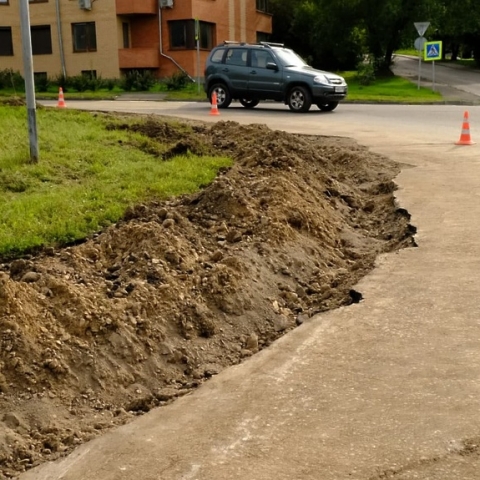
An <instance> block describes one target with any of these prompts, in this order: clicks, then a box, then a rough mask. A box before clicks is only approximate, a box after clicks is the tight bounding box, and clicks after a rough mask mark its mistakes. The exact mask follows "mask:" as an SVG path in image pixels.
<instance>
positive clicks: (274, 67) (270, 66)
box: [266, 62, 278, 71]
mask: <svg viewBox="0 0 480 480" xmlns="http://www.w3.org/2000/svg"><path fill="white" fill-rule="evenodd" d="M266 68H267V70H275V71H277V70H278V65H277V64H276V63H273V62H268V63H267V65H266Z"/></svg>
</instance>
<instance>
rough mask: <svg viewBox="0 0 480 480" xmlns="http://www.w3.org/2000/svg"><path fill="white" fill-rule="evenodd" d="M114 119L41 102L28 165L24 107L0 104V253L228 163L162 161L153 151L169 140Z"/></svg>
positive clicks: (194, 185) (115, 213)
mask: <svg viewBox="0 0 480 480" xmlns="http://www.w3.org/2000/svg"><path fill="white" fill-rule="evenodd" d="M137 121H138V120H137ZM115 122H120V120H116V117H114V116H111V115H99V114H94V115H92V114H90V113H86V112H79V111H74V110H55V109H39V110H38V112H37V123H38V131H39V145H40V161H39V162H38V163H37V164H35V165H32V164H29V162H28V159H29V154H28V134H27V132H26V128H25V125H26V123H27V122H26V111H25V109H24V108H15V107H2V106H0V128H1V129H2V130H3V131H7V130H8V132H9V135H8V136H3V137H0V224H1V225H2V228H1V229H0V255H16V254H19V253H22V252H25V251H28V250H29V249H32V248H35V247H38V246H41V245H47V244H66V243H68V242H71V241H74V240H79V239H82V238H85V237H86V236H88V235H89V234H91V233H93V232H95V231H98V230H100V229H102V228H104V227H105V226H107V225H109V224H111V223H113V222H116V221H118V220H119V219H120V218H121V217H122V215H123V213H124V212H125V209H126V208H127V207H128V206H130V205H132V204H135V203H138V202H144V201H148V200H153V199H155V198H157V199H158V198H162V199H163V198H167V197H170V196H174V195H181V194H185V193H192V192H195V191H197V190H198V189H199V188H201V186H203V185H206V184H208V183H210V182H211V181H212V180H213V178H214V177H215V175H216V173H217V171H218V169H219V168H221V167H225V166H228V165H230V164H231V160H229V159H227V158H223V157H208V156H206V157H197V156H194V155H186V156H179V157H174V158H172V159H171V160H169V161H163V160H161V159H160V158H159V155H161V153H162V152H164V151H166V150H168V148H170V147H171V145H165V144H163V143H162V142H161V140H155V139H151V138H149V137H148V138H147V137H145V136H144V135H142V134H141V133H138V132H134V131H133V129H129V128H122V129H117V128H112V124H115ZM122 122H124V120H122ZM171 128H175V127H174V126H172V127H171ZM147 147H148V148H147Z"/></svg>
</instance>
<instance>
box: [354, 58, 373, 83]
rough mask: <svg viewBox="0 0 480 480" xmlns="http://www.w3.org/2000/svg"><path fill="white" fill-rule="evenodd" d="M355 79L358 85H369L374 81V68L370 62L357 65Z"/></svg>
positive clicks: (366, 61)
mask: <svg viewBox="0 0 480 480" xmlns="http://www.w3.org/2000/svg"><path fill="white" fill-rule="evenodd" d="M356 79H357V80H358V82H359V83H360V85H370V84H372V83H373V82H374V80H375V67H374V64H373V62H372V61H370V60H368V59H367V60H365V61H363V62H360V63H359V64H358V65H357V75H356Z"/></svg>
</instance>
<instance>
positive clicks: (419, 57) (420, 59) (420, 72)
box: [417, 52, 422, 90]
mask: <svg viewBox="0 0 480 480" xmlns="http://www.w3.org/2000/svg"><path fill="white" fill-rule="evenodd" d="M421 76H422V52H419V55H418V86H417V90H420V77H421Z"/></svg>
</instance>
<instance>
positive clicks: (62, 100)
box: [57, 87, 67, 108]
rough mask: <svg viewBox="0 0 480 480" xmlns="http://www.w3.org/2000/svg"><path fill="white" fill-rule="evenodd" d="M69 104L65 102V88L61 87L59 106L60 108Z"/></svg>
mask: <svg viewBox="0 0 480 480" xmlns="http://www.w3.org/2000/svg"><path fill="white" fill-rule="evenodd" d="M66 106H67V104H66V103H65V98H64V97H63V88H62V87H60V90H59V92H58V103H57V107H58V108H66Z"/></svg>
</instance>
